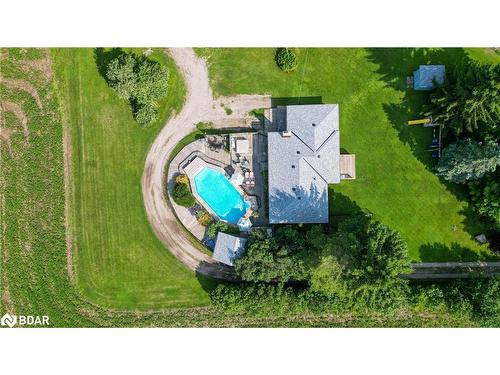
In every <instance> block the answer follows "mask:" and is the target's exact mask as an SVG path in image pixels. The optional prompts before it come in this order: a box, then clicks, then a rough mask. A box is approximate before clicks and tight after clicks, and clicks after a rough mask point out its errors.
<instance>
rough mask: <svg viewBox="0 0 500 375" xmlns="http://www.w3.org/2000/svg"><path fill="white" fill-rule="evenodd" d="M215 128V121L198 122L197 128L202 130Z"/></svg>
mask: <svg viewBox="0 0 500 375" xmlns="http://www.w3.org/2000/svg"><path fill="white" fill-rule="evenodd" d="M213 128H214V123H213V122H199V123H197V124H196V129H198V130H199V131H201V132H203V131H206V130H211V129H213Z"/></svg>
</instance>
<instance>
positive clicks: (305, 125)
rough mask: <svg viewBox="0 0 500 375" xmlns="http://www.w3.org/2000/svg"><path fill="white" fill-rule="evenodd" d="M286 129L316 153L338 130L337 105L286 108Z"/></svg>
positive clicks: (292, 106)
mask: <svg viewBox="0 0 500 375" xmlns="http://www.w3.org/2000/svg"><path fill="white" fill-rule="evenodd" d="M286 124H287V125H286V127H287V130H289V131H291V132H292V133H294V134H295V136H296V137H298V138H299V139H300V140H301V141H302V142H304V144H306V145H307V146H308V147H309V148H310V149H311V150H312V151H313V152H315V151H317V150H318V149H319V148H320V147H321V146H322V145H323V144H324V143H325V141H326V140H327V139H328V137H330V135H331V134H332V133H333V132H334V131H335V130H338V128H339V127H338V105H337V104H319V105H318V104H316V105H291V106H287V107H286Z"/></svg>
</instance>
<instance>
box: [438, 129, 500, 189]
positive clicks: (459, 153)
mask: <svg viewBox="0 0 500 375" xmlns="http://www.w3.org/2000/svg"><path fill="white" fill-rule="evenodd" d="M498 165H500V147H499V146H498V144H496V143H487V144H485V145H481V144H479V143H477V142H474V141H472V140H470V139H468V140H461V141H458V142H457V143H454V144H451V145H449V146H448V147H446V148H445V149H444V150H443V153H442V155H441V158H440V159H439V163H438V165H437V167H436V169H437V173H436V174H437V175H438V176H442V177H443V178H444V179H445V180H447V181H452V182H455V183H457V184H463V183H465V182H466V181H467V180H477V179H479V178H481V177H482V176H483V175H484V174H485V173H486V172H492V171H494V170H495V168H496V167H497V166H498Z"/></svg>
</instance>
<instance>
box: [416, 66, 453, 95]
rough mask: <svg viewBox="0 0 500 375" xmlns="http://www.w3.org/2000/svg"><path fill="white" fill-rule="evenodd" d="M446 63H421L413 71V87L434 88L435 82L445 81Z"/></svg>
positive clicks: (421, 88) (419, 89)
mask: <svg viewBox="0 0 500 375" xmlns="http://www.w3.org/2000/svg"><path fill="white" fill-rule="evenodd" d="M444 74H445V67H444V65H420V67H419V68H418V69H417V70H415V71H414V72H413V88H414V89H415V90H418V91H426V90H432V89H434V88H436V86H435V83H437V84H438V85H442V84H443V83H444Z"/></svg>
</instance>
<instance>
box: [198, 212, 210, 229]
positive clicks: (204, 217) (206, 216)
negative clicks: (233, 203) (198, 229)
mask: <svg viewBox="0 0 500 375" xmlns="http://www.w3.org/2000/svg"><path fill="white" fill-rule="evenodd" d="M196 219H197V220H198V223H200V224H201V225H203V226H205V227H206V226H207V225H208V224H210V223H211V222H212V215H210V213H209V212H208V211H207V210H205V209H203V210H201V211H200V212H198V215H196Z"/></svg>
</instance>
